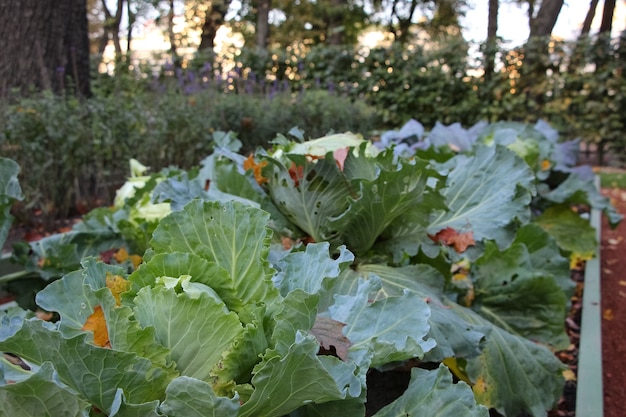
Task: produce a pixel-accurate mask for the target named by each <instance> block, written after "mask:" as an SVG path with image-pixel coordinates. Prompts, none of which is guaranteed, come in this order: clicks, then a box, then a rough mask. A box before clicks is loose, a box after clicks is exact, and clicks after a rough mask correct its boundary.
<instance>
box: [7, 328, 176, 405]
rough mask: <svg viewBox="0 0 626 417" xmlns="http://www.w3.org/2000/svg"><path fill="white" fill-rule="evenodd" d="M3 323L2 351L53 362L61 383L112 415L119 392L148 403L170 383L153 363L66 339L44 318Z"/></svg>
mask: <svg viewBox="0 0 626 417" xmlns="http://www.w3.org/2000/svg"><path fill="white" fill-rule="evenodd" d="M0 322H1V323H2V327H1V329H2V332H0V350H2V351H5V352H13V353H14V354H16V355H18V356H19V357H21V358H23V359H24V360H26V361H29V362H30V363H33V364H35V365H43V364H44V363H45V362H51V363H52V365H53V366H54V369H55V370H56V372H57V374H58V378H59V381H60V382H62V383H63V384H65V385H67V386H68V387H69V388H70V389H71V390H73V391H75V392H77V393H79V395H80V396H82V397H83V398H85V399H86V400H87V401H89V402H91V403H92V404H94V405H95V406H96V407H98V408H99V409H101V410H104V411H106V412H110V411H111V410H112V408H113V405H114V402H115V401H116V396H117V389H118V388H121V389H122V390H123V391H124V394H125V396H126V398H128V401H129V402H130V403H134V404H142V403H146V402H150V401H154V400H157V399H159V398H161V397H162V395H163V394H164V392H165V388H166V386H167V383H168V382H169V375H168V374H167V373H166V372H164V371H163V370H162V369H160V368H159V367H156V366H154V365H153V364H152V363H151V362H150V361H149V360H147V359H145V358H141V357H139V356H137V355H135V354H134V353H127V352H120V351H116V350H112V349H104V348H99V347H96V346H93V345H91V344H89V343H88V342H87V340H86V339H87V335H85V334H83V335H78V336H76V337H73V338H69V339H66V338H65V337H63V335H62V334H61V333H60V332H58V331H56V330H55V329H53V328H52V326H51V325H50V324H49V323H46V322H42V321H40V320H33V319H31V320H25V321H20V322H17V321H13V322H11V320H10V318H7V317H6V316H3V317H0ZM33 341H37V343H33Z"/></svg>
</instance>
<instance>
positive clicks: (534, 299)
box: [473, 242, 569, 348]
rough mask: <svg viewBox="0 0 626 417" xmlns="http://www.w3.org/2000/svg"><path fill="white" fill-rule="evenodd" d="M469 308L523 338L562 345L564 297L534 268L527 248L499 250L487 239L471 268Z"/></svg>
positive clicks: (566, 339) (564, 339) (518, 245)
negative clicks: (472, 274) (472, 278)
mask: <svg viewBox="0 0 626 417" xmlns="http://www.w3.org/2000/svg"><path fill="white" fill-rule="evenodd" d="M474 280H475V282H474V290H475V294H476V298H475V301H474V305H473V308H474V309H475V310H476V311H478V312H479V314H480V315H481V316H483V317H485V318H486V319H487V320H489V321H491V322H492V323H494V324H496V325H498V326H500V327H502V328H504V329H506V330H508V331H510V332H512V333H515V334H519V335H521V336H523V337H525V338H528V339H531V340H534V341H537V342H541V343H544V344H548V345H552V346H555V347H557V348H565V347H567V345H568V344H569V337H568V336H567V333H566V332H565V317H566V315H567V304H568V298H567V297H566V295H565V293H564V292H563V290H562V289H561V287H560V286H559V285H558V284H557V281H556V280H555V278H554V277H553V276H552V275H551V274H550V273H549V272H546V271H541V270H536V269H534V268H533V265H532V263H531V260H530V254H529V252H528V248H527V247H526V246H525V245H524V244H522V243H514V244H513V245H511V246H510V247H508V248H507V249H505V250H504V251H500V250H499V249H498V248H497V246H496V245H495V243H492V242H487V245H486V248H485V254H484V255H483V256H482V257H481V258H479V259H478V260H477V261H476V265H475V269H474Z"/></svg>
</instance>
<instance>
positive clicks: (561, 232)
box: [534, 204, 598, 259]
mask: <svg viewBox="0 0 626 417" xmlns="http://www.w3.org/2000/svg"><path fill="white" fill-rule="evenodd" d="M534 222H535V223H537V224H538V225H539V226H541V227H542V228H543V229H544V230H545V231H546V232H548V233H549V234H550V236H552V237H553V238H554V239H555V240H556V242H557V244H558V245H559V247H560V248H561V249H563V250H564V251H566V252H570V253H571V254H572V255H573V256H574V257H578V258H583V259H591V258H592V257H593V256H595V253H596V249H597V247H598V241H597V239H596V231H595V229H594V228H593V227H592V226H591V225H590V224H589V220H586V219H583V218H582V217H581V216H580V215H579V214H578V213H575V212H574V211H572V209H571V207H569V206H568V205H564V204H559V205H554V206H552V207H549V208H548V209H546V210H545V211H544V212H543V213H542V214H541V215H539V216H538V217H536V218H535V219H534Z"/></svg>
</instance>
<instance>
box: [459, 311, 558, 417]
mask: <svg viewBox="0 0 626 417" xmlns="http://www.w3.org/2000/svg"><path fill="white" fill-rule="evenodd" d="M450 307H451V308H452V309H454V310H455V311H456V312H457V314H459V315H461V316H463V317H464V318H465V320H467V321H468V322H470V323H475V324H477V325H483V326H484V325H488V322H487V320H486V319H484V318H482V317H480V316H479V315H478V314H476V313H474V312H473V311H471V310H470V309H467V308H462V307H458V306H454V305H451V306H450ZM566 369H568V368H567V367H566V366H565V365H563V364H562V363H561V362H560V361H559V360H558V359H557V358H556V356H555V355H554V353H552V351H550V350H549V349H548V348H546V347H545V346H542V345H540V344H538V343H535V342H533V341H530V340H528V339H525V338H523V337H520V336H516V335H514V334H512V333H509V332H507V331H506V330H504V329H502V328H500V327H498V326H493V327H492V330H491V333H490V334H489V337H488V338H487V344H486V345H485V349H484V351H483V353H482V354H481V355H480V356H479V357H477V358H473V359H468V360H467V365H466V368H465V370H466V372H467V375H468V376H469V378H470V380H471V381H472V383H473V390H474V395H475V396H476V400H477V401H478V402H479V403H480V404H483V405H485V406H487V407H489V408H495V409H496V410H497V411H498V412H499V413H501V414H502V415H504V416H507V417H516V416H519V415H520V414H522V413H523V412H528V413H530V414H531V415H532V416H533V417H545V415H546V410H551V409H552V408H553V407H554V406H555V405H556V403H557V402H558V400H559V399H560V398H561V396H562V395H563V387H564V384H565V379H564V377H563V372H564V371H565V370H566Z"/></svg>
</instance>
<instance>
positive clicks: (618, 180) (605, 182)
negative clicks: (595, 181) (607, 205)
mask: <svg viewBox="0 0 626 417" xmlns="http://www.w3.org/2000/svg"><path fill="white" fill-rule="evenodd" d="M598 175H599V176H600V186H601V187H602V188H620V189H623V190H626V170H618V169H615V168H600V170H599V172H598Z"/></svg>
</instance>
